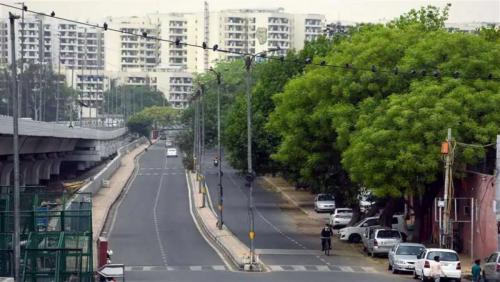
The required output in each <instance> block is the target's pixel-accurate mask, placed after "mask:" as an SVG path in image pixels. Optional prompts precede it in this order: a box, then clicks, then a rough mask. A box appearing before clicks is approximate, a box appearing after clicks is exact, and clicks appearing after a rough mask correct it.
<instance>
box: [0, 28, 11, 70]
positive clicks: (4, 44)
mask: <svg viewBox="0 0 500 282" xmlns="http://www.w3.org/2000/svg"><path fill="white" fill-rule="evenodd" d="M8 28H9V25H8V24H7V21H2V20H0V68H1V67H2V66H5V65H6V64H7V63H8V56H9V51H8V50H9V38H8V36H9V32H8Z"/></svg>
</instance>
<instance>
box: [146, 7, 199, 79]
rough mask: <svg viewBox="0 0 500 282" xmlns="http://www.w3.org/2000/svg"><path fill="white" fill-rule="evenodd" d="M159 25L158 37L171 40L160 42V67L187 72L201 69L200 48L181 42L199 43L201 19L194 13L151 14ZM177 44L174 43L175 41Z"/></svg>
mask: <svg viewBox="0 0 500 282" xmlns="http://www.w3.org/2000/svg"><path fill="white" fill-rule="evenodd" d="M150 17H151V18H152V19H153V21H155V22H159V23H160V25H161V31H160V37H161V38H162V39H166V40H170V41H171V42H165V41H163V42H161V44H160V61H161V63H160V65H161V68H172V67H174V68H178V69H183V70H187V71H189V72H202V71H203V61H202V60H203V58H202V57H201V56H202V52H203V51H202V50H200V49H199V48H196V47H190V46H186V45H184V44H182V43H190V44H201V41H202V40H203V20H202V18H201V15H199V14H194V13H169V14H151V15H150ZM176 41H177V42H179V44H175V42H176Z"/></svg>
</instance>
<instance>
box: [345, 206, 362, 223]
mask: <svg viewBox="0 0 500 282" xmlns="http://www.w3.org/2000/svg"><path fill="white" fill-rule="evenodd" d="M351 208H352V218H351V221H349V223H348V224H347V225H348V226H352V225H353V224H354V223H356V222H358V221H359V220H360V219H361V210H360V209H359V204H354V205H351Z"/></svg>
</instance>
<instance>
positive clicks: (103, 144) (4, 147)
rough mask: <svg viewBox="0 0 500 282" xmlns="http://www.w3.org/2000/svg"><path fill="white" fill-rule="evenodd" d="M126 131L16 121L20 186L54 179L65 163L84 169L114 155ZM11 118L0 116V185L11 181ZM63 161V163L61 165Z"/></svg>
mask: <svg viewBox="0 0 500 282" xmlns="http://www.w3.org/2000/svg"><path fill="white" fill-rule="evenodd" d="M126 133H127V130H126V129H125V128H117V129H114V130H109V129H107V130H98V129H91V128H81V127H76V126H75V127H73V128H70V127H67V126H65V125H60V124H54V123H47V122H39V121H33V120H26V119H20V120H19V154H20V160H21V166H20V174H21V177H20V179H21V185H39V184H41V182H44V181H49V180H50V179H51V178H57V177H58V176H59V175H60V174H61V173H62V171H63V170H62V168H63V167H65V166H68V167H73V168H74V169H75V170H77V171H83V170H86V169H88V168H90V167H93V166H95V165H96V164H98V163H100V162H101V161H102V160H104V159H106V158H108V157H110V156H112V155H114V154H115V153H116V152H117V150H118V148H119V147H121V146H122V145H124V144H125V143H126V142H127V140H126ZM12 134H13V126H12V117H9V116H0V186H3V185H12V184H13V148H12ZM62 164H64V165H62Z"/></svg>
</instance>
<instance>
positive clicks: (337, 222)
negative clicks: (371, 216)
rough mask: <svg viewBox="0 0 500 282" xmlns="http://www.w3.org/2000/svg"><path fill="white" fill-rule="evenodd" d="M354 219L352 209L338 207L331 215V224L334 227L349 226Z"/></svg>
mask: <svg viewBox="0 0 500 282" xmlns="http://www.w3.org/2000/svg"><path fill="white" fill-rule="evenodd" d="M351 219H352V209H350V208H336V209H335V210H334V211H333V213H332V214H331V215H330V225H331V226H332V227H339V226H342V227H343V226H347V224H349V222H351Z"/></svg>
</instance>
